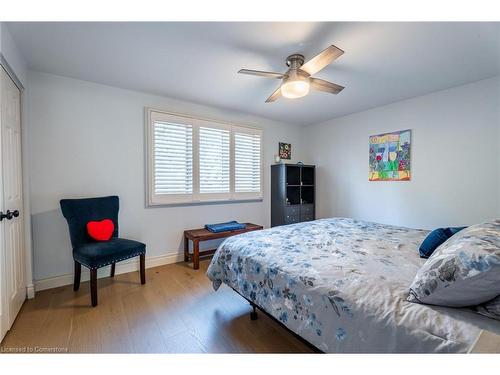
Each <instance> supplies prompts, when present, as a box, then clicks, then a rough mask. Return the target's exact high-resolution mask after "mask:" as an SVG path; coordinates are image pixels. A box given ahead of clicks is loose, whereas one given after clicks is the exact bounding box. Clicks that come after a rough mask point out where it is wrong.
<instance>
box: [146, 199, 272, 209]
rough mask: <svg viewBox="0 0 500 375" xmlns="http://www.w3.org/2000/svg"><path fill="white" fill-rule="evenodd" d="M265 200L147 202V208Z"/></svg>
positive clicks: (259, 200) (260, 200)
mask: <svg viewBox="0 0 500 375" xmlns="http://www.w3.org/2000/svg"><path fill="white" fill-rule="evenodd" d="M263 200H264V198H249V199H214V200H206V201H196V202H192V201H191V202H173V203H151V202H146V208H161V207H186V206H205V205H217V204H235V203H255V202H262V201H263Z"/></svg>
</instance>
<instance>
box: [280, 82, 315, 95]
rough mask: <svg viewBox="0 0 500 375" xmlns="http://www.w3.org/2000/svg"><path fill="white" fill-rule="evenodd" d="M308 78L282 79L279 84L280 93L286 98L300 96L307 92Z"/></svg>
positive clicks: (308, 87) (308, 86)
mask: <svg viewBox="0 0 500 375" xmlns="http://www.w3.org/2000/svg"><path fill="white" fill-rule="evenodd" d="M309 89H310V84H309V80H308V79H295V80H284V81H283V84H282V85H281V95H283V97H285V98H288V99H297V98H302V97H304V96H306V95H307V94H309Z"/></svg>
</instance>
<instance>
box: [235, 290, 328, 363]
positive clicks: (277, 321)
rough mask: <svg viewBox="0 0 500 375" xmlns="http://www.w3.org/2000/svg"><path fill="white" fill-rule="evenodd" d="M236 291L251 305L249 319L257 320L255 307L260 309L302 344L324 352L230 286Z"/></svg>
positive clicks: (315, 350) (318, 351) (315, 351)
mask: <svg viewBox="0 0 500 375" xmlns="http://www.w3.org/2000/svg"><path fill="white" fill-rule="evenodd" d="M231 289H232V290H234V291H235V292H236V293H238V294H239V295H240V296H241V297H243V298H244V299H245V300H247V301H248V303H249V304H250V306H252V309H253V310H252V312H251V313H250V319H251V320H257V319H258V318H259V315H258V314H257V309H259V310H260V311H262V312H263V313H264V314H266V315H267V316H268V317H269V318H271V319H272V320H274V321H275V322H276V323H278V324H279V325H280V326H282V327H283V328H284V329H286V330H287V331H288V332H290V333H291V334H292V335H293V336H294V337H295V338H296V339H298V340H299V341H301V342H302V343H303V344H305V345H306V346H307V347H309V348H310V349H311V350H312V351H313V352H314V353H324V352H323V351H322V350H320V349H318V348H317V347H316V346H314V345H313V344H311V343H310V342H309V341H307V340H306V339H305V338H303V337H301V336H299V335H298V334H296V333H295V332H293V331H292V330H291V329H289V328H288V327H287V326H286V325H284V324H283V323H282V322H280V321H279V320H278V319H276V318H275V317H274V316H272V315H271V314H269V313H268V312H267V311H266V310H264V309H263V308H262V307H260V306H259V305H257V304H255V303H254V302H252V301H250V300H249V299H248V298H246V297H245V296H244V295H242V294H241V293H240V292H238V291H237V290H236V289H234V288H232V287H231Z"/></svg>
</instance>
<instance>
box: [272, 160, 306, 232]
mask: <svg viewBox="0 0 500 375" xmlns="http://www.w3.org/2000/svg"><path fill="white" fill-rule="evenodd" d="M315 181H316V178H315V167H314V165H296V164H274V165H272V166H271V226H272V227H275V226H278V225H285V224H294V223H300V222H302V221H311V220H314V219H315V217H316V216H315V215H316V213H315V196H316V194H315Z"/></svg>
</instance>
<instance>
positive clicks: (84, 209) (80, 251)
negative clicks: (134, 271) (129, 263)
mask: <svg viewBox="0 0 500 375" xmlns="http://www.w3.org/2000/svg"><path fill="white" fill-rule="evenodd" d="M60 204H61V210H62V213H63V215H64V217H65V218H66V221H67V222H68V227H69V234H70V237H71V245H72V246H73V259H74V260H75V283H74V285H73V290H75V291H77V290H78V289H79V288H80V277H81V272H82V265H84V266H85V267H87V268H88V269H89V270H90V292H91V298H92V306H97V270H98V269H99V268H101V267H104V266H107V265H111V277H113V276H114V275H115V264H116V262H119V261H122V260H125V259H128V258H132V257H135V256H139V257H140V269H141V284H145V283H146V270H145V256H146V245H145V244H143V243H141V242H137V241H132V240H126V239H123V238H118V209H119V198H118V197H117V196H110V197H100V198H85V199H62V200H61V201H60ZM103 219H110V220H112V221H113V223H114V226H115V230H114V232H113V236H112V237H111V239H110V240H109V241H104V242H100V241H95V240H94V239H92V238H91V237H90V236H89V235H88V233H87V223H88V222H89V221H100V220H103Z"/></svg>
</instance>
